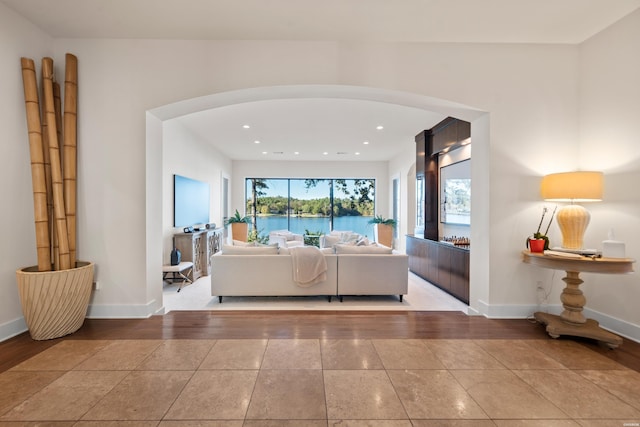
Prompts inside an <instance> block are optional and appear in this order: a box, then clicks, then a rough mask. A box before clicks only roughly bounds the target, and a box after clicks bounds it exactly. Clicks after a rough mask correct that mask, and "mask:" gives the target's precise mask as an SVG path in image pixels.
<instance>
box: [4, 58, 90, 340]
mask: <svg viewBox="0 0 640 427" xmlns="http://www.w3.org/2000/svg"><path fill="white" fill-rule="evenodd" d="M21 66H22V78H23V85H24V99H25V109H26V114H27V131H28V138H29V154H30V158H31V183H32V188H33V202H34V220H35V230H36V251H37V259H38V265H37V266H32V267H25V268H21V269H18V270H17V271H16V282H17V285H18V292H19V295H20V304H21V306H22V312H23V314H24V318H25V322H26V324H27V327H28V328H29V333H30V334H31V337H32V338H33V339H35V340H47V339H53V338H59V337H62V336H64V335H68V334H71V333H73V332H75V331H77V330H78V329H80V327H81V326H82V324H83V323H84V318H85V316H86V314H87V308H88V305H89V298H90V297H91V289H92V285H93V264H92V263H90V262H84V261H78V260H77V258H76V222H77V218H76V198H77V197H76V193H77V190H76V175H77V156H76V150H77V140H76V139H77V138H76V135H77V132H76V127H77V119H76V117H77V101H76V100H77V90H78V89H77V81H78V74H77V73H78V64H77V58H76V57H75V56H74V55H71V54H67V55H66V57H65V78H64V79H61V80H64V82H65V90H64V117H63V120H62V124H63V132H61V133H62V134H64V140H63V141H59V138H58V127H57V122H58V120H59V118H60V117H61V114H62V112H61V111H60V109H61V108H60V107H61V105H60V104H59V103H57V102H56V100H55V98H56V97H57V96H58V95H59V91H60V88H59V86H58V85H57V83H55V81H54V80H55V79H54V68H53V60H52V59H51V58H43V59H42V67H41V70H42V86H43V87H42V93H43V102H42V117H41V112H40V109H41V108H40V107H41V105H40V101H39V99H38V93H39V92H38V87H37V86H38V85H37V78H36V72H35V64H34V61H33V60H32V59H29V58H22V59H21ZM61 147H64V149H62V148H61ZM63 164H64V168H63V167H62V165H63Z"/></svg>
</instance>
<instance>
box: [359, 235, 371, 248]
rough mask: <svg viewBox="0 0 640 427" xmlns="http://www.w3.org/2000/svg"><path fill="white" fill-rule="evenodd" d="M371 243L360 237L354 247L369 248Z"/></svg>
mask: <svg viewBox="0 0 640 427" xmlns="http://www.w3.org/2000/svg"><path fill="white" fill-rule="evenodd" d="M370 244H371V242H369V239H367V238H366V237H361V238H360V240H358V241H357V242H356V246H369V245H370Z"/></svg>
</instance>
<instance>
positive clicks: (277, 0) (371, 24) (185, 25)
mask: <svg viewBox="0 0 640 427" xmlns="http://www.w3.org/2000/svg"><path fill="white" fill-rule="evenodd" d="M1 1H2V2H3V3H5V4H6V5H7V6H9V7H10V8H11V9H13V10H15V11H16V12H18V13H19V14H21V15H22V16H24V17H26V18H27V19H29V20H30V21H31V22H33V23H35V24H36V25H37V26H38V27H40V28H42V29H43V30H44V31H45V32H47V33H48V34H50V35H51V36H53V37H56V38H67V37H68V38H162V39H167V38H169V39H208V40H229V39H236V40H238V39H241V40H264V39H270V40H342V41H389V42H395V41H412V42H471V43H581V42H583V41H584V40H585V39H587V38H589V37H591V36H593V35H594V34H596V33H598V32H600V31H602V30H603V29H604V28H606V27H608V26H609V25H611V24H613V23H614V22H616V21H617V20H619V19H620V18H622V17H624V16H626V15H628V14H629V13H631V12H632V11H633V10H635V9H637V8H638V7H640V0H401V1H392V0H1Z"/></svg>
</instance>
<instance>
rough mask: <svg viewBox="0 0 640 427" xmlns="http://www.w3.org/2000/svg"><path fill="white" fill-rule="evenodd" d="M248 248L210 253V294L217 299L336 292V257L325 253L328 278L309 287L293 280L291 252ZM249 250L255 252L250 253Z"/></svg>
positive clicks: (331, 293)
mask: <svg viewBox="0 0 640 427" xmlns="http://www.w3.org/2000/svg"><path fill="white" fill-rule="evenodd" d="M251 249H262V248H247V250H246V252H247V253H246V254H239V253H234V254H225V253H224V249H223V252H218V253H216V254H215V255H213V256H212V257H211V295H213V296H218V299H219V301H220V302H222V297H226V296H301V295H306V296H326V297H328V299H329V301H331V297H334V296H336V295H337V292H338V259H337V256H336V255H334V254H327V255H325V260H326V262H327V272H326V275H327V279H326V280H325V281H323V282H320V283H317V284H315V285H311V286H308V287H303V286H300V285H299V284H298V283H296V282H294V281H293V273H292V271H293V266H292V260H291V258H292V257H291V255H288V254H286V255H285V254H278V252H277V248H276V251H275V252H273V253H271V254H269V253H267V252H268V251H264V252H263V253H259V251H252V250H251ZM251 252H256V253H255V254H251Z"/></svg>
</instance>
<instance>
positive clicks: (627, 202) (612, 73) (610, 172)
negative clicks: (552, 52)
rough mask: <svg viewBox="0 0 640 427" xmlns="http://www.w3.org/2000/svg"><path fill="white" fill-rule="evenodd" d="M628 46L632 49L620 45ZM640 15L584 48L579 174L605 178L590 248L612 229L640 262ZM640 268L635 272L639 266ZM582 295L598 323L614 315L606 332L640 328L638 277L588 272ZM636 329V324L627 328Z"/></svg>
mask: <svg viewBox="0 0 640 427" xmlns="http://www.w3.org/2000/svg"><path fill="white" fill-rule="evenodd" d="M620 40H627V41H628V42H627V43H619V41H620ZM639 51H640V10H638V11H636V12H635V13H633V14H632V15H630V16H628V17H627V18H625V19H623V20H622V21H620V22H619V23H618V24H617V25H615V26H613V27H611V28H609V29H607V30H605V31H603V32H602V33H600V34H598V35H597V36H595V37H593V38H592V39H591V40H589V41H587V42H586V43H584V44H583V45H582V46H581V48H580V64H579V65H580V103H579V112H580V152H579V159H580V160H579V163H580V168H581V169H585V170H587V169H593V170H601V171H603V172H604V180H605V191H604V201H603V202H601V203H590V204H585V207H586V208H587V209H588V210H589V211H590V212H591V223H590V225H589V228H588V229H587V232H586V235H585V244H586V245H588V246H589V247H596V248H599V249H601V248H602V244H601V242H602V240H605V239H606V238H607V233H608V231H609V229H614V230H615V234H616V238H617V239H619V240H622V241H624V242H625V244H626V254H627V256H628V257H631V258H635V259H639V258H640V191H638V189H637V187H636V186H637V183H638V182H640V148H639V147H640V136H639V135H640V134H639V132H638V124H639V123H640V120H639V119H640V55H639V54H638V52H639ZM636 270H638V266H636ZM584 280H585V283H584V285H583V289H584V292H585V295H586V296H587V306H588V308H589V309H590V310H591V311H595V312H597V313H589V314H590V315H593V317H596V318H600V317H601V315H600V314H599V313H601V314H605V315H607V316H613V317H615V318H617V319H619V320H620V321H619V322H615V323H610V324H609V327H611V328H614V329H616V330H618V331H621V332H623V333H626V334H627V335H629V334H631V333H632V332H631V331H633V330H634V329H635V327H637V325H639V324H640V310H637V308H636V307H634V303H633V302H636V305H637V302H638V301H640V286H639V285H640V275H639V274H638V273H635V274H631V275H622V276H607V275H598V274H585V275H584ZM630 324H631V325H630Z"/></svg>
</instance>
